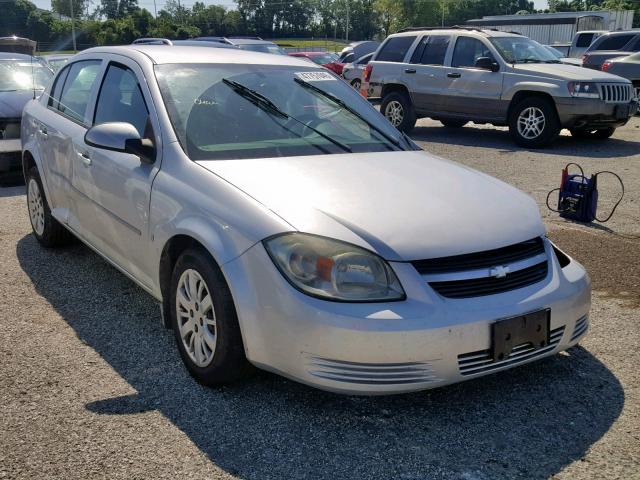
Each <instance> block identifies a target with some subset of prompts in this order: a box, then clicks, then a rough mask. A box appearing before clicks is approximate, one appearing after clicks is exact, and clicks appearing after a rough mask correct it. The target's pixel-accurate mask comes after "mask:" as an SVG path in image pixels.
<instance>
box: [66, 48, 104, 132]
mask: <svg viewBox="0 0 640 480" xmlns="http://www.w3.org/2000/svg"><path fill="white" fill-rule="evenodd" d="M100 63H101V61H100V60H86V61H81V62H75V63H73V64H71V65H70V67H69V73H68V74H67V78H66V80H65V82H64V86H63V87H62V93H61V95H60V101H59V104H58V110H59V111H60V112H61V113H63V114H65V115H66V116H68V117H69V118H71V119H72V120H75V121H77V122H80V123H84V116H85V113H86V111H87V105H88V104H89V97H90V96H91V89H92V87H93V84H94V83H95V81H96V77H97V76H98V72H99V70H100Z"/></svg>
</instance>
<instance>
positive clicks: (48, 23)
mask: <svg viewBox="0 0 640 480" xmlns="http://www.w3.org/2000/svg"><path fill="white" fill-rule="evenodd" d="M235 1H236V8H235V9H228V8H225V7H222V6H219V5H205V4H204V3H203V2H201V1H196V2H195V3H194V4H193V5H192V6H191V7H186V6H185V5H183V4H181V3H180V1H179V0H167V1H166V2H165V3H164V4H163V8H162V9H161V10H159V11H158V12H154V13H153V14H152V13H151V12H149V11H148V10H146V9H143V8H140V7H139V6H138V3H137V0H100V3H99V4H98V6H97V8H94V10H93V11H89V7H90V5H91V4H90V3H89V1H88V0H52V11H45V10H41V9H38V8H36V6H35V5H34V4H33V3H31V2H30V1H29V0H12V1H11V2H10V3H9V4H4V5H5V7H8V8H6V10H5V13H4V15H3V16H2V17H1V18H0V35H10V34H15V35H18V36H23V37H28V38H31V39H33V40H36V41H37V42H38V43H39V44H40V47H39V48H42V49H47V50H64V49H70V46H71V44H72V42H71V38H72V36H71V35H72V33H71V21H70V19H71V17H73V18H74V26H75V31H76V43H77V44H78V45H79V46H80V48H82V47H84V46H91V45H114V44H123V43H131V42H132V41H133V40H135V39H136V38H139V37H162V38H171V39H184V38H190V37H194V36H200V35H203V36H204V35H212V36H233V35H258V36H261V37H263V38H291V37H300V38H309V37H313V38H339V39H346V38H348V39H350V40H363V39H372V38H384V37H385V36H386V35H388V34H390V33H393V32H395V31H397V30H399V29H401V28H403V27H407V26H441V25H458V24H463V23H464V22H466V21H467V20H469V19H472V18H480V17H482V16H484V15H504V14H524V13H535V12H536V10H535V8H534V3H533V1H530V0H235ZM548 3H549V8H548V9H547V10H545V11H550V12H555V11H557V12H561V11H578V10H599V9H613V10H620V9H633V8H635V9H636V15H635V19H634V24H635V25H636V26H638V25H640V24H639V23H638V22H640V0H548Z"/></svg>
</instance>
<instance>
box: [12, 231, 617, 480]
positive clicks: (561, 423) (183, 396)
mask: <svg viewBox="0 0 640 480" xmlns="http://www.w3.org/2000/svg"><path fill="white" fill-rule="evenodd" d="M17 256H18V259H19V262H20V265H21V267H22V269H23V270H24V272H26V274H27V275H28V276H29V277H30V279H31V281H32V282H33V285H35V288H36V289H37V292H38V293H39V294H40V295H42V296H43V297H44V298H45V299H46V300H47V301H48V302H50V303H51V305H52V306H53V307H54V308H55V309H56V311H57V312H58V313H59V314H60V315H61V317H62V318H63V319H64V320H65V321H66V322H67V323H68V324H69V325H70V326H71V327H72V328H73V329H74V331H75V332H76V334H77V336H78V337H79V339H80V340H81V341H82V342H84V343H86V344H87V345H88V346H90V347H91V348H93V349H94V350H95V351H96V352H97V353H98V354H99V355H100V356H101V357H102V358H103V359H104V360H105V361H106V362H107V363H108V364H109V365H110V367H112V368H113V369H114V370H115V371H116V372H117V373H118V374H119V375H120V376H121V377H122V378H123V379H124V380H125V381H127V382H128V383H129V384H130V385H131V386H132V387H133V388H134V389H135V390H136V391H137V394H135V395H128V396H123V397H118V398H105V399H102V400H99V401H96V402H93V403H90V404H88V405H86V408H87V409H88V410H89V411H91V412H94V413H95V414H96V415H130V414H136V413H140V412H145V411H149V410H158V411H159V412H161V413H162V414H163V415H164V416H165V417H166V418H167V419H169V420H170V421H171V422H172V423H173V424H174V425H175V426H176V427H177V428H179V429H180V430H181V431H182V432H184V433H185V434H186V435H187V436H188V437H189V438H190V439H191V440H192V441H193V443H194V444H195V445H196V446H197V447H198V448H199V449H200V450H202V451H203V452H204V453H205V454H206V455H207V456H208V457H209V458H210V459H211V461H212V462H214V463H215V464H216V465H217V466H219V467H220V468H222V469H224V470H225V471H227V472H229V473H231V474H233V475H236V476H238V477H239V478H244V479H255V480H265V479H282V478H323V479H324V478H331V479H334V480H335V479H340V478H349V479H360V478H361V479H370V478H394V479H423V478H474V479H488V478H516V477H517V478H528V479H531V478H541V479H542V478H547V477H549V476H551V475H553V474H555V473H557V472H559V471H560V470H561V469H562V468H563V467H564V466H565V465H567V464H569V463H571V462H574V461H576V460H579V459H581V458H582V457H583V456H584V455H585V453H586V452H587V450H588V449H589V447H590V446H591V445H592V444H593V443H594V442H596V441H597V440H598V439H599V438H600V437H602V436H603V434H604V433H605V432H607V430H608V429H609V428H610V427H611V425H612V424H613V422H614V421H615V420H616V418H618V416H619V415H620V412H621V410H622V407H623V405H624V393H623V389H622V387H621V385H620V383H619V382H618V380H617V379H616V377H615V376H614V375H613V373H612V372H611V371H609V369H607V367H606V366H605V365H603V364H602V363H601V362H599V361H598V360H597V359H596V358H595V357H594V356H593V355H591V354H590V353H589V352H588V351H587V350H585V349H583V348H581V347H576V348H573V349H571V350H570V351H569V352H568V354H563V355H557V356H555V357H553V358H550V359H547V360H543V361H540V362H537V363H534V364H531V365H528V366H525V367H521V368H517V369H514V370H511V371H508V372H503V373H499V374H495V375H491V376H488V377H485V378H482V379H479V380H474V381H469V382H465V383H462V384H458V385H453V386H450V387H446V388H441V389H437V390H432V391H427V392H420V393H414V394H407V395H399V396H391V397H349V396H340V395H334V394H331V393H325V392H322V391H318V390H315V389H312V388H309V387H306V386H303V385H300V384H297V383H295V382H291V381H289V380H286V379H283V378H281V377H279V376H276V375H272V374H269V373H258V374H257V375H256V376H255V377H253V378H252V379H250V380H248V381H246V382H244V383H242V384H239V385H235V386H232V387H226V388H222V389H208V388H204V387H202V386H200V385H198V384H197V383H196V382H195V381H193V380H192V379H191V378H190V377H189V376H188V374H187V372H186V370H185V368H184V367H183V365H182V363H181V361H180V358H179V355H178V353H177V350H176V348H175V345H174V340H173V336H172V334H171V333H170V332H169V331H167V330H164V329H163V328H162V327H161V326H160V318H159V317H160V316H159V309H158V307H157V305H156V303H155V302H154V301H153V300H152V299H151V297H149V296H148V295H147V294H146V293H144V292H143V291H141V290H140V289H139V288H138V287H136V286H135V285H134V284H133V283H132V282H131V281H129V280H128V279H127V278H125V277H124V276H123V275H121V274H120V273H118V272H117V271H116V270H114V269H113V268H112V267H110V266H109V265H108V264H106V263H105V262H104V261H103V260H101V259H100V258H99V257H98V256H97V255H95V254H94V253H93V252H91V251H90V250H89V249H87V248H85V247H83V246H81V245H76V246H73V247H69V248H66V249H62V250H45V249H42V248H40V247H39V246H38V245H37V243H36V241H35V239H34V238H33V237H32V236H31V235H28V236H25V237H23V238H22V239H21V240H20V241H19V242H18V244H17ZM594 321H598V319H595V320H594ZM90 381H91V380H90V379H87V382H90ZM89 388H90V387H89ZM132 434H134V433H132ZM61 441H64V440H61ZM141 442H144V439H141ZM150 461H152V460H150ZM179 461H180V460H179V459H176V462H179ZM105 473H107V472H105ZM158 473H159V472H158Z"/></svg>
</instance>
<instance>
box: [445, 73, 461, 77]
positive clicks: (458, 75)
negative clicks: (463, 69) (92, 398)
mask: <svg viewBox="0 0 640 480" xmlns="http://www.w3.org/2000/svg"><path fill="white" fill-rule="evenodd" d="M461 76H462V75H461V74H460V73H447V77H449V78H460V77H461Z"/></svg>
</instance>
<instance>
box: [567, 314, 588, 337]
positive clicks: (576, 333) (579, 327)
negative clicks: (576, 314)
mask: <svg viewBox="0 0 640 480" xmlns="http://www.w3.org/2000/svg"><path fill="white" fill-rule="evenodd" d="M588 328H589V315H585V316H584V317H580V318H579V319H578V321H577V322H576V326H575V328H574V329H573V335H571V341H572V342H573V341H574V340H577V339H578V337H581V336H582V335H583V334H584V333H586V331H587V329H588Z"/></svg>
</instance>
